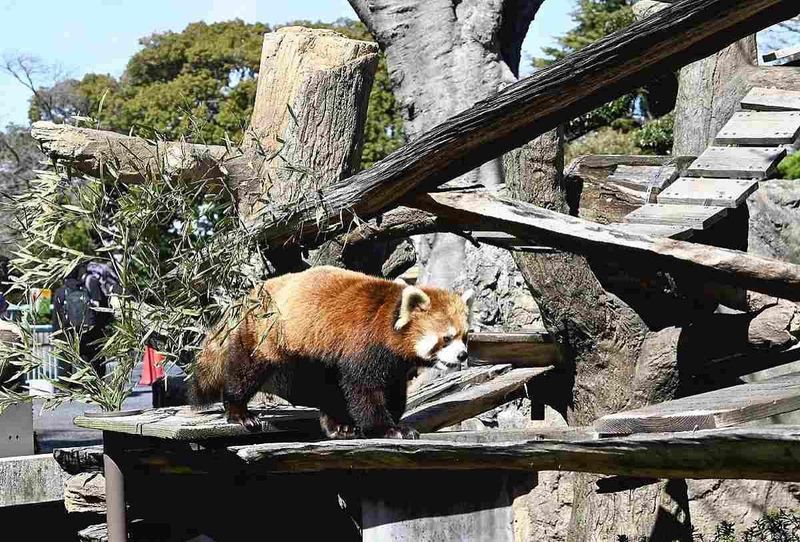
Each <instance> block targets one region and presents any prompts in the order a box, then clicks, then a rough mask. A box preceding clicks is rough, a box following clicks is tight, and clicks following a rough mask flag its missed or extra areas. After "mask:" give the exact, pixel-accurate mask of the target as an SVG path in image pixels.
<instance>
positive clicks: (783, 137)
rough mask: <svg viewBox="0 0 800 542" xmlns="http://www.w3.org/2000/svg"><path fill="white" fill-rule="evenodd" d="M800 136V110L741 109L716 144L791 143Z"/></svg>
mask: <svg viewBox="0 0 800 542" xmlns="http://www.w3.org/2000/svg"><path fill="white" fill-rule="evenodd" d="M798 135H800V112H795V111H740V112H737V113H734V114H733V116H732V117H731V118H730V120H729V121H728V122H727V123H726V124H725V126H723V127H722V129H721V130H720V131H719V133H718V134H717V137H716V139H715V142H716V144H717V145H755V146H762V147H766V146H771V145H791V144H792V143H794V142H795V141H796V140H797V136H798Z"/></svg>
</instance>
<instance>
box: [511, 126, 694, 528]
mask: <svg viewBox="0 0 800 542" xmlns="http://www.w3.org/2000/svg"><path fill="white" fill-rule="evenodd" d="M557 147H558V145H557V143H556V141H554V140H553V138H552V137H551V138H549V139H548V138H542V139H540V140H538V141H536V142H534V143H532V144H529V145H527V146H525V147H523V148H522V149H519V150H518V151H515V152H512V153H509V155H507V157H506V160H505V166H506V180H507V183H508V187H509V190H510V191H511V193H512V195H513V197H515V198H517V199H521V200H525V201H529V202H531V203H534V204H536V205H539V206H543V207H547V208H549V209H552V210H557V211H561V212H565V213H566V212H572V214H575V213H576V212H577V209H569V207H568V204H567V197H566V192H565V187H564V183H563V177H562V175H561V169H562V168H561V164H559V163H558V160H557V153H555V152H554V151H553V149H556V148H557ZM514 259H515V261H516V262H517V264H518V265H519V268H520V270H521V271H522V274H523V276H524V277H525V280H526V282H527V284H528V287H529V288H530V290H531V292H532V293H533V295H534V298H535V299H536V302H537V304H538V305H539V308H540V310H541V313H542V319H543V321H544V324H545V326H546V327H547V329H548V331H550V333H552V334H553V337H554V339H555V340H556V341H557V342H558V344H559V345H560V346H561V348H562V349H563V350H564V351H563V359H565V360H567V361H566V362H565V363H566V366H564V367H562V371H563V375H564V378H565V380H567V381H568V382H571V384H572V394H571V396H570V397H569V398H568V399H566V400H564V398H561V399H560V400H559V398H558V397H552V398H548V399H549V402H551V403H553V404H554V405H555V406H560V409H561V410H562V413H563V414H564V415H565V417H566V418H567V421H568V422H569V424H570V425H587V424H591V422H592V421H593V420H594V419H595V418H597V417H599V416H601V415H603V414H608V413H612V412H617V411H619V410H623V409H625V408H631V407H634V406H639V405H643V404H647V403H651V402H657V401H663V400H667V399H671V398H672V397H673V395H674V393H675V391H676V390H677V385H678V381H677V378H675V375H676V374H677V372H676V371H677V359H676V356H675V355H669V354H670V353H673V354H674V353H675V352H676V350H677V338H678V335H679V333H678V330H676V329H674V328H667V329H666V330H664V331H661V332H660V333H652V332H651V331H650V330H649V328H648V327H647V325H646V324H645V322H644V320H643V319H642V317H640V316H639V315H638V314H637V313H636V311H634V310H633V309H632V308H631V307H630V306H629V305H628V304H627V303H626V302H625V301H623V300H622V299H620V298H619V297H617V296H616V295H614V294H612V293H610V292H608V291H606V290H605V289H604V287H603V285H602V284H601V282H600V280H599V279H598V277H597V276H596V275H595V272H594V271H593V267H592V264H593V263H596V262H590V261H589V260H587V259H586V258H584V257H582V256H577V255H572V254H566V253H565V254H558V255H555V256H553V255H538V254H515V255H514ZM665 351H666V353H667V355H665ZM559 403H560V404H559ZM596 480H597V477H596V476H592V475H586V474H576V475H575V476H574V479H573V488H574V496H573V511H572V520H571V524H570V532H569V535H568V539H569V540H579V541H584V540H598V541H599V540H603V541H605V540H614V539H616V538H617V536H618V535H627V536H628V537H629V538H630V539H631V540H638V539H639V538H640V537H642V536H644V537H647V539H650V537H653V539H654V540H659V539H670V540H671V539H672V538H659V537H660V536H664V533H667V532H668V533H669V535H668V536H673V537H675V539H680V540H690V539H691V533H690V530H689V528H688V503H687V500H686V497H685V484H683V485H681V483H680V482H677V483H667V482H661V483H658V484H654V485H649V486H645V487H642V488H639V489H636V490H634V491H632V492H629V493H627V494H626V495H625V497H624V498H621V497H620V495H617V494H610V495H608V494H607V495H599V494H597V493H596V492H595V488H594V482H595V481H596ZM681 489H683V492H681V491H680V490H681ZM662 529H664V530H662Z"/></svg>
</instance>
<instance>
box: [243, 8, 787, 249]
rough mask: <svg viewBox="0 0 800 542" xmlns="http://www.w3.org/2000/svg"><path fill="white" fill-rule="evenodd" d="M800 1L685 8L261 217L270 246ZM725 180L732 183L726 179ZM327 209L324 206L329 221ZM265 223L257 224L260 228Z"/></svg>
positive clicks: (475, 157)
mask: <svg viewBox="0 0 800 542" xmlns="http://www.w3.org/2000/svg"><path fill="white" fill-rule="evenodd" d="M796 12H797V0H684V1H682V2H679V3H676V4H675V5H673V6H670V7H668V8H666V9H664V10H661V11H659V12H658V13H656V14H654V15H652V16H650V17H647V18H645V19H642V20H640V21H637V22H635V23H633V24H631V25H629V26H627V27H625V28H624V29H622V30H620V31H618V32H615V33H614V34H611V35H609V36H607V37H606V38H604V39H602V40H598V41H596V42H594V43H592V44H591V45H588V46H587V47H584V48H583V49H581V50H580V51H578V52H576V53H574V54H572V55H569V56H567V57H566V58H564V59H563V60H562V61H560V62H557V63H555V64H553V65H551V66H549V67H547V68H546V69H543V70H538V71H536V72H535V73H534V74H533V75H531V76H530V77H528V78H526V79H523V80H521V81H519V82H517V83H514V84H512V85H509V86H507V87H505V88H504V89H503V90H502V92H498V93H497V94H495V95H493V96H490V97H488V98H487V99H485V100H481V101H480V102H478V103H476V104H475V105H473V106H472V107H470V108H468V109H466V110H464V111H462V112H460V113H459V114H457V115H455V116H453V117H451V118H450V119H448V120H446V121H445V122H443V123H442V124H440V125H438V126H436V127H434V128H433V129H431V130H430V131H428V132H427V133H425V134H422V135H421V136H420V137H418V138H417V139H415V140H414V141H412V142H410V143H409V144H408V145H406V146H404V147H402V148H401V149H398V150H397V151H395V152H393V153H392V154H391V155H389V156H387V157H386V158H384V159H383V160H381V161H380V162H378V163H377V164H375V165H374V166H373V167H372V168H370V169H368V170H364V171H362V172H360V173H358V174H356V175H354V176H352V177H349V178H346V179H341V180H340V181H338V182H336V183H334V184H333V185H331V186H329V187H326V188H324V189H323V190H322V191H320V193H319V194H318V196H319V197H316V198H306V199H305V200H303V201H302V202H299V203H298V204H296V205H291V206H274V207H267V208H265V209H264V212H263V214H262V215H261V216H260V217H257V218H256V219H255V224H253V227H254V228H255V229H256V230H257V231H255V232H253V233H254V235H253V237H254V238H258V239H259V240H260V241H263V242H265V243H268V244H270V245H273V246H274V245H279V244H283V243H284V242H285V241H286V240H288V239H292V240H300V239H301V238H305V239H312V240H318V241H317V242H321V241H323V240H324V236H320V235H319V234H320V232H321V231H324V232H325V233H326V234H327V235H331V236H332V235H336V234H339V233H341V232H342V231H345V230H347V229H348V228H349V227H350V224H351V223H352V220H351V219H352V218H353V217H358V219H359V220H367V219H369V218H372V217H373V216H375V215H376V214H379V213H381V212H384V211H386V210H387V209H389V208H391V207H393V206H395V205H397V204H398V202H400V201H401V200H405V199H406V198H408V197H410V196H412V194H414V193H418V192H422V191H428V190H432V189H433V188H434V187H436V186H440V185H442V184H444V183H446V182H448V181H450V180H452V179H454V178H456V177H458V176H460V175H462V174H464V173H466V172H468V171H471V170H473V169H475V168H476V167H478V166H480V165H481V164H483V163H486V162H487V161H489V160H492V159H494V158H497V157H500V156H502V155H503V154H505V153H507V152H509V151H510V150H512V149H514V148H517V147H519V146H520V145H521V144H523V143H525V142H527V141H530V140H532V139H534V138H536V137H538V136H540V135H542V134H543V133H545V132H547V131H549V130H552V129H553V128H556V127H557V126H559V125H560V124H562V123H563V122H565V121H567V120H569V119H571V118H575V116H576V115H581V114H583V113H586V112H588V111H591V110H593V109H595V108H597V107H598V106H600V105H602V104H604V103H606V102H608V101H609V100H611V99H613V98H615V97H617V96H620V95H622V94H624V93H626V92H629V91H630V90H632V89H634V88H637V87H638V86H640V85H641V84H643V83H645V82H647V81H649V80H650V79H652V76H653V74H654V73H667V72H669V71H674V70H675V69H677V68H680V67H682V66H685V65H687V64H690V63H692V62H694V61H696V60H699V59H701V58H704V57H706V56H708V55H709V54H711V53H713V52H715V51H719V50H720V48H722V47H725V46H727V45H730V44H731V43H734V42H735V41H737V40H738V39H741V38H743V37H745V36H746V35H749V34H752V33H753V32H754V31H755V30H756V29H759V28H763V27H766V26H770V25H771V24H774V23H777V22H779V21H782V20H785V19H787V18H789V17H791V16H794V15H795V14H796ZM726 176H727V175H726ZM321 202H324V212H321V211H322V207H321ZM259 218H260V219H259Z"/></svg>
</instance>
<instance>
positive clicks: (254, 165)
mask: <svg viewBox="0 0 800 542" xmlns="http://www.w3.org/2000/svg"><path fill="white" fill-rule="evenodd" d="M377 63H378V47H377V45H376V44H374V43H370V42H364V41H357V40H352V39H348V38H345V37H343V36H341V35H340V34H337V33H336V32H333V31H330V30H321V29H310V28H305V27H287V28H281V29H279V30H277V31H275V32H271V33H268V34H266V35H265V36H264V47H263V50H262V53H261V67H260V70H259V76H258V89H257V91H256V100H255V105H254V108H253V116H252V118H251V121H250V126H249V128H248V130H247V133H246V135H245V140H244V142H243V148H244V157H245V159H246V160H245V161H238V162H236V163H235V165H236V166H239V167H236V168H234V169H232V172H233V173H234V176H235V177H236V178H237V180H238V183H237V190H238V203H239V213H240V215H241V216H242V218H243V219H244V220H245V223H250V224H252V223H253V222H255V221H257V220H259V212H260V211H262V210H263V209H264V208H265V206H266V205H276V204H277V205H279V206H282V207H284V208H291V207H293V206H294V205H297V204H299V203H300V202H308V201H312V202H313V203H315V204H316V205H318V207H319V209H320V211H321V212H322V209H324V207H325V205H324V201H322V200H321V197H320V194H321V191H322V190H323V189H325V188H328V187H329V186H330V185H331V184H333V183H334V182H336V181H339V180H341V179H344V178H347V177H349V176H351V175H352V174H354V173H355V172H356V170H357V169H358V165H359V163H360V160H361V148H362V143H363V136H364V125H365V121H366V114H367V104H368V102H369V94H370V90H371V89H372V82H373V77H374V75H375V70H376V68H377ZM372 248H373V247H372V246H365V247H363V249H362V250H363V251H367V252H370V251H371V250H372ZM321 252H322V254H324V255H325V260H324V262H323V263H332V264H338V265H342V263H343V259H344V256H343V254H342V252H343V247H342V246H338V245H327V246H325V247H324V248H323V249H322V251H321ZM316 259H319V258H316ZM270 260H271V261H272V263H273V265H274V267H275V269H274V270H275V272H277V273H279V274H280V273H283V272H288V271H296V270H299V269H302V268H304V267H306V266H307V265H306V264H305V263H304V262H303V261H302V258H301V255H300V252H299V249H298V247H288V248H277V249H276V248H275V247H273V251H272V252H271V254H270ZM366 260H368V261H369V260H370V258H366Z"/></svg>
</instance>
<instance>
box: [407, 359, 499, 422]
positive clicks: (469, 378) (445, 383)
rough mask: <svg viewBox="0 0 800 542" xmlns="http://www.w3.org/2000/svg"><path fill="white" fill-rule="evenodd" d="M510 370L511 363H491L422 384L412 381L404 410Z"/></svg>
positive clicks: (444, 375) (448, 374)
mask: <svg viewBox="0 0 800 542" xmlns="http://www.w3.org/2000/svg"><path fill="white" fill-rule="evenodd" d="M510 370H511V365H510V364H506V365H493V366H491V367H472V368H468V369H463V370H461V371H454V372H452V373H445V374H443V375H441V376H438V377H437V378H435V379H433V380H429V381H427V382H425V383H424V384H422V385H419V386H415V385H414V384H413V383H412V384H411V386H410V387H409V388H410V389H409V390H408V391H409V393H408V400H407V401H406V411H411V410H413V409H415V408H417V407H419V406H422V405H424V404H425V403H429V402H431V401H436V400H439V399H441V398H442V397H444V396H446V395H449V394H451V393H457V392H460V391H463V390H465V389H467V388H469V387H472V386H476V385H479V384H483V383H484V382H488V381H490V380H492V379H494V378H497V377H498V376H500V375H501V374H503V373H507V372H508V371H510Z"/></svg>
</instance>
